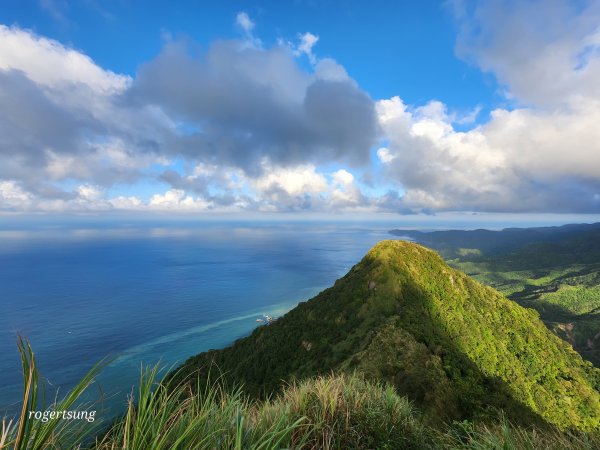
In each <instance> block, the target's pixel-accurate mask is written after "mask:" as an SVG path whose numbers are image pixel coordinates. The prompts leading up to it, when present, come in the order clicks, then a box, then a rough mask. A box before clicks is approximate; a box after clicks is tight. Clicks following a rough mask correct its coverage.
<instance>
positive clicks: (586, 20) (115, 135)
mask: <svg viewBox="0 0 600 450" xmlns="http://www.w3.org/2000/svg"><path fill="white" fill-rule="evenodd" d="M453 5H454V11H455V17H456V20H457V25H458V40H457V45H456V51H457V54H458V55H459V56H460V57H461V58H464V59H465V60H467V61H469V62H470V63H471V64H475V65H477V66H478V67H480V68H481V70H482V71H485V72H489V73H492V74H493V75H494V76H495V77H496V78H497V80H498V83H499V85H500V86H501V87H502V89H503V92H504V94H505V95H506V99H507V104H509V105H511V106H510V107H503V108H497V109H495V110H493V111H492V112H491V114H489V117H488V118H487V119H483V118H482V117H481V116H482V113H481V110H482V109H481V106H480V105H476V106H474V107H473V108H472V109H471V110H467V111H466V112H463V113H462V114H458V113H456V112H453V111H452V110H451V109H450V108H449V107H448V106H447V105H444V104H443V103H441V102H439V101H435V100H432V101H429V102H427V103H425V104H422V105H407V104H405V103H404V102H403V101H402V99H401V98H400V97H393V98H390V99H383V100H379V101H376V102H374V101H373V100H372V99H371V98H370V97H369V95H368V94H367V93H365V92H364V91H363V90H362V89H361V88H360V86H359V84H358V83H357V82H356V81H355V80H353V79H352V78H351V77H350V76H349V74H348V73H347V72H346V70H345V68H344V67H343V66H342V65H341V64H339V63H338V62H336V61H335V60H333V59H331V58H321V59H318V58H316V56H315V54H314V52H313V49H314V46H315V45H316V44H317V42H318V40H319V37H318V36H317V35H316V34H312V33H308V32H307V33H304V34H300V35H298V38H299V42H298V43H296V44H294V45H291V44H289V43H288V44H285V45H281V44H280V45H276V46H273V47H267V46H264V45H263V44H262V42H261V41H260V40H259V39H258V38H256V37H255V36H254V34H253V33H254V29H255V23H254V21H253V20H252V19H251V18H250V17H249V16H248V14H247V13H245V12H240V13H239V14H238V15H237V16H236V18H235V23H236V24H237V26H238V27H239V29H240V30H241V31H242V32H243V36H242V38H241V39H237V40H218V41H215V42H212V43H210V44H209V45H207V46H206V47H202V48H200V47H199V46H197V45H196V44H194V43H193V42H190V41H177V40H175V41H174V40H172V39H169V40H168V41H167V42H166V43H165V45H164V48H163V49H162V51H161V52H160V54H159V55H157V56H156V57H155V58H154V59H152V60H150V61H148V62H146V63H145V64H143V65H142V66H141V67H140V69H139V71H138V73H137V74H136V75H135V76H134V77H130V76H126V75H121V74H117V73H114V72H111V71H109V70H105V69H103V68H102V67H100V66H98V65H97V64H96V63H95V62H94V61H93V60H92V59H90V58H89V57H88V56H86V55H85V54H83V53H82V52H80V51H78V50H76V49H73V48H69V47H67V46H65V45H63V44H61V43H59V42H57V41H54V40H51V39H47V38H44V37H42V36H39V35H37V34H36V33H34V32H32V31H29V30H23V29H21V28H18V27H14V26H13V27H6V26H2V25H0V157H1V158H2V163H1V164H0V212H2V211H4V212H7V211H8V212H18V211H31V212H33V211H47V212H61V211H116V210H134V211H169V212H172V211H187V212H208V211H348V210H351V211H395V212H401V213H413V212H424V213H433V212H436V211H452V210H468V211H498V212H500V211H502V212H508V211H510V212H532V211H535V212H542V211H552V212H600V127H598V126H597V124H598V123H600V81H599V80H600V32H599V31H598V27H597V24H598V23H600V7H599V6H598V4H597V3H596V2H586V1H584V2H582V3H581V4H578V5H579V6H578V7H577V8H575V7H573V5H572V3H570V2H566V1H562V0H549V1H541V0H536V1H529V2H516V1H508V2H504V1H503V2H499V1H483V2H477V3H471V2H468V1H458V0H457V1H455V2H454V3H453ZM499 18H500V19H499ZM515 42H518V45H515ZM300 57H301V58H304V57H307V58H308V59H309V61H310V62H311V64H310V66H309V68H308V69H306V68H304V67H306V66H307V65H306V64H305V63H304V64H303V63H302V61H301V60H299V58H300ZM456 125H461V128H460V130H459V129H457V128H456ZM469 127H470V129H469ZM373 158H375V159H376V164H375V165H374V166H373V164H372V163H373V161H372V160H373ZM332 167H333V168H334V169H332ZM357 174H358V175H357ZM365 180H368V181H365ZM139 182H143V183H144V184H145V186H148V185H150V186H155V190H154V192H151V193H149V194H145V195H141V194H134V195H131V194H130V192H131V189H128V190H127V191H126V192H128V194H127V195H123V193H122V192H123V191H119V189H118V187H119V186H123V185H129V186H136V183H139ZM365 184H369V189H366V188H365ZM115 187H117V189H115ZM384 190H385V193H384V194H381V192H383V191H384ZM115 192H116V193H115ZM374 192H377V193H378V194H374Z"/></svg>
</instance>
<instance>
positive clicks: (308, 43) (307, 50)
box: [297, 31, 319, 64]
mask: <svg viewBox="0 0 600 450" xmlns="http://www.w3.org/2000/svg"><path fill="white" fill-rule="evenodd" d="M299 41H300V42H299V43H298V47H297V52H298V53H299V54H305V55H306V56H307V57H308V60H309V61H310V62H311V63H312V64H315V63H316V61H317V58H316V56H315V55H314V54H313V51H312V49H313V47H314V46H315V45H316V44H317V42H319V36H317V35H315V34H312V33H310V32H308V31H307V32H306V33H304V34H301V35H299Z"/></svg>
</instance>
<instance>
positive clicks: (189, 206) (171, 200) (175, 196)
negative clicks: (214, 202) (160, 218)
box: [148, 189, 210, 211]
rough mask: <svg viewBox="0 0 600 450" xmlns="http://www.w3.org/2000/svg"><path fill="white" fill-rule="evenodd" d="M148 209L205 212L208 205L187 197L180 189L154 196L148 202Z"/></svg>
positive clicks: (197, 199)
mask: <svg viewBox="0 0 600 450" xmlns="http://www.w3.org/2000/svg"><path fill="white" fill-rule="evenodd" d="M148 207H149V209H154V210H159V211H165V210H179V211H205V210H207V209H208V208H209V207H210V203H209V202H206V201H204V200H203V199H200V198H195V197H192V196H191V195H187V194H186V192H185V191H183V190H181V189H170V190H168V191H167V192H165V193H164V194H154V195H153V196H152V197H151V198H150V201H149V202H148Z"/></svg>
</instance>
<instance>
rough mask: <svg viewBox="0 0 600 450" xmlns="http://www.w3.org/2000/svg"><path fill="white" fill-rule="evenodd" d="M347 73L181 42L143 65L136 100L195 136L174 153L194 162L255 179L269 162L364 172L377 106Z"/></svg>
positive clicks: (265, 53)
mask: <svg viewBox="0 0 600 450" xmlns="http://www.w3.org/2000/svg"><path fill="white" fill-rule="evenodd" d="M341 73H342V71H341V70H338V74H337V77H335V78H333V77H321V76H320V72H319V71H317V72H315V73H307V72H305V71H303V70H301V69H300V67H299V66H298V64H297V63H296V61H295V60H294V57H293V54H291V52H290V51H289V50H288V49H287V48H284V47H274V48H271V49H268V50H265V49H260V48H254V47H247V46H244V45H241V44H240V42H238V41H219V42H215V43H213V44H212V45H211V46H210V47H209V48H208V50H207V51H206V52H199V53H194V52H193V50H192V49H191V48H189V46H186V45H185V44H184V43H181V42H179V43H173V44H170V45H167V46H166V47H165V49H164V50H163V52H162V53H161V54H160V55H159V56H158V57H157V58H156V59H154V60H153V61H151V62H149V63H148V64H146V65H144V66H143V67H142V68H141V69H140V71H139V73H138V76H137V77H136V80H135V81H134V83H133V86H132V89H131V92H130V98H131V99H132V100H133V101H135V102H136V103H137V104H138V105H142V106H151V105H160V106H161V107H162V108H164V109H165V110H166V111H167V112H168V114H169V115H170V116H172V117H175V118H177V119H178V120H180V121H182V122H186V123H188V124H190V125H192V126H193V127H194V129H196V130H197V131H195V132H192V133H189V134H187V135H186V136H183V137H180V138H178V139H176V140H175V141H174V142H173V143H172V145H171V147H170V148H171V149H172V150H173V151H175V152H177V153H181V154H183V155H184V156H185V157H186V158H190V159H193V160H197V161H204V162H213V163H215V162H218V163H222V164H226V165H232V166H237V167H239V168H241V169H242V170H244V171H245V172H247V173H254V174H258V173H259V172H260V170H261V168H262V163H261V161H262V160H263V158H267V159H268V160H269V161H270V162H272V163H273V164H274V165H296V164H300V163H303V162H306V161H310V162H312V163H314V164H320V163H323V162H328V161H340V162H343V163H347V164H350V165H354V166H358V165H362V164H364V163H366V162H367V161H368V158H369V150H370V147H371V146H372V145H373V143H374V142H375V140H376V138H377V122H376V116H375V109H374V104H373V101H372V100H371V99H370V98H369V96H368V95H367V94H366V93H365V92H364V91H362V90H361V89H360V88H359V87H358V86H357V84H356V83H355V82H354V81H353V80H351V79H350V78H349V77H347V76H346V77H342V76H340V74H341Z"/></svg>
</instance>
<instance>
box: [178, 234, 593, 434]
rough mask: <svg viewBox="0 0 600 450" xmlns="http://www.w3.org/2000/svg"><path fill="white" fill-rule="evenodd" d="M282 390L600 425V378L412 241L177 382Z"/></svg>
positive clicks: (539, 328)
mask: <svg viewBox="0 0 600 450" xmlns="http://www.w3.org/2000/svg"><path fill="white" fill-rule="evenodd" d="M215 366H216V367H217V368H218V370H219V371H221V372H222V373H223V375H222V376H223V380H224V381H225V382H226V383H228V384H231V385H239V384H243V386H244V390H245V392H246V393H247V394H249V395H251V396H254V397H266V396H269V395H272V394H274V393H277V392H279V390H280V389H281V384H282V380H283V381H289V380H292V379H304V378H308V377H314V376H316V375H320V374H327V373H329V372H331V371H334V372H355V371H357V372H360V373H362V374H364V375H365V376H366V377H368V378H372V379H376V380H383V381H387V382H390V383H391V384H393V386H394V387H395V388H396V390H397V391H398V393H400V394H402V395H406V396H408V397H409V398H410V399H411V400H413V401H414V402H415V404H416V406H417V407H418V408H419V409H421V410H422V411H423V412H424V413H425V415H426V417H428V419H429V420H430V421H432V422H436V421H438V422H439V421H447V420H452V419H464V418H478V417H485V416H486V415H487V414H488V413H489V412H490V409H491V410H493V409H502V410H504V411H506V413H507V414H508V415H509V417H511V419H512V420H514V421H518V422H523V423H536V424H539V423H543V422H549V423H552V424H555V425H557V426H559V427H561V428H578V429H581V430H594V429H596V430H597V429H598V428H600V394H599V393H598V391H597V386H598V385H600V370H598V369H595V368H594V367H592V365H591V364H590V363H588V362H586V361H584V360H582V359H581V357H580V356H579V355H578V354H577V353H576V352H575V351H574V350H573V349H572V347H571V346H569V345H568V344H567V343H565V342H563V341H562V340H561V339H559V338H558V337H557V336H555V335H554V334H552V333H551V332H550V331H549V330H548V329H547V328H546V327H545V326H544V324H543V323H542V322H541V320H540V319H539V316H538V313H537V312H535V311H533V310H530V309H526V308H522V307H520V306H519V305H517V304H516V303H514V302H512V301H511V300H508V299H507V298H506V297H504V296H503V295H502V294H500V293H498V292H497V291H495V290H494V289H492V288H490V287H486V286H484V285H482V284H480V283H478V282H477V281H475V280H473V279H471V278H470V277H468V276H467V275H465V274H464V273H462V272H460V271H458V270H456V269H453V268H451V267H449V266H448V265H447V264H446V263H445V262H444V261H443V260H442V259H441V257H440V256H439V255H437V254H436V253H435V252H433V251H432V250H429V249H427V248H425V247H422V246H420V245H417V244H414V243H409V242H404V241H397V240H393V241H383V242H381V243H379V244H377V245H376V246H375V247H374V248H373V249H371V250H370V251H369V252H368V253H367V255H366V256H365V257H364V258H363V259H362V260H361V261H360V262H359V263H358V264H356V265H355V266H354V267H353V268H352V269H351V270H350V271H349V272H348V273H347V274H346V275H345V276H344V277H342V278H341V279H339V280H337V281H336V283H335V284H334V285H333V286H332V287H331V288H328V289H326V290H324V291H323V292H321V293H320V294H318V295H317V296H316V297H314V298H313V299H311V300H309V301H307V302H303V303H301V304H299V305H298V306H297V307H296V308H294V309H293V310H291V311H290V312H288V313H287V314H286V315H285V316H284V317H282V318H280V319H279V320H277V321H276V322H274V323H272V324H270V325H266V326H262V327H259V328H257V329H256V330H255V331H254V332H253V333H252V334H251V335H250V336H248V337H246V338H243V339H240V340H238V341H236V342H235V343H234V344H233V345H232V346H231V347H228V348H226V349H223V350H211V351H209V352H205V353H202V354H200V355H197V356H195V357H192V358H190V359H189V360H188V361H187V362H186V363H185V364H184V365H183V367H182V368H181V370H180V371H179V372H178V373H177V375H176V377H178V378H179V377H188V376H193V377H194V378H196V377H198V378H199V380H200V382H201V384H202V383H204V384H206V383H209V381H208V380H209V378H210V377H211V376H212V377H213V378H214V370H216V369H215Z"/></svg>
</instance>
